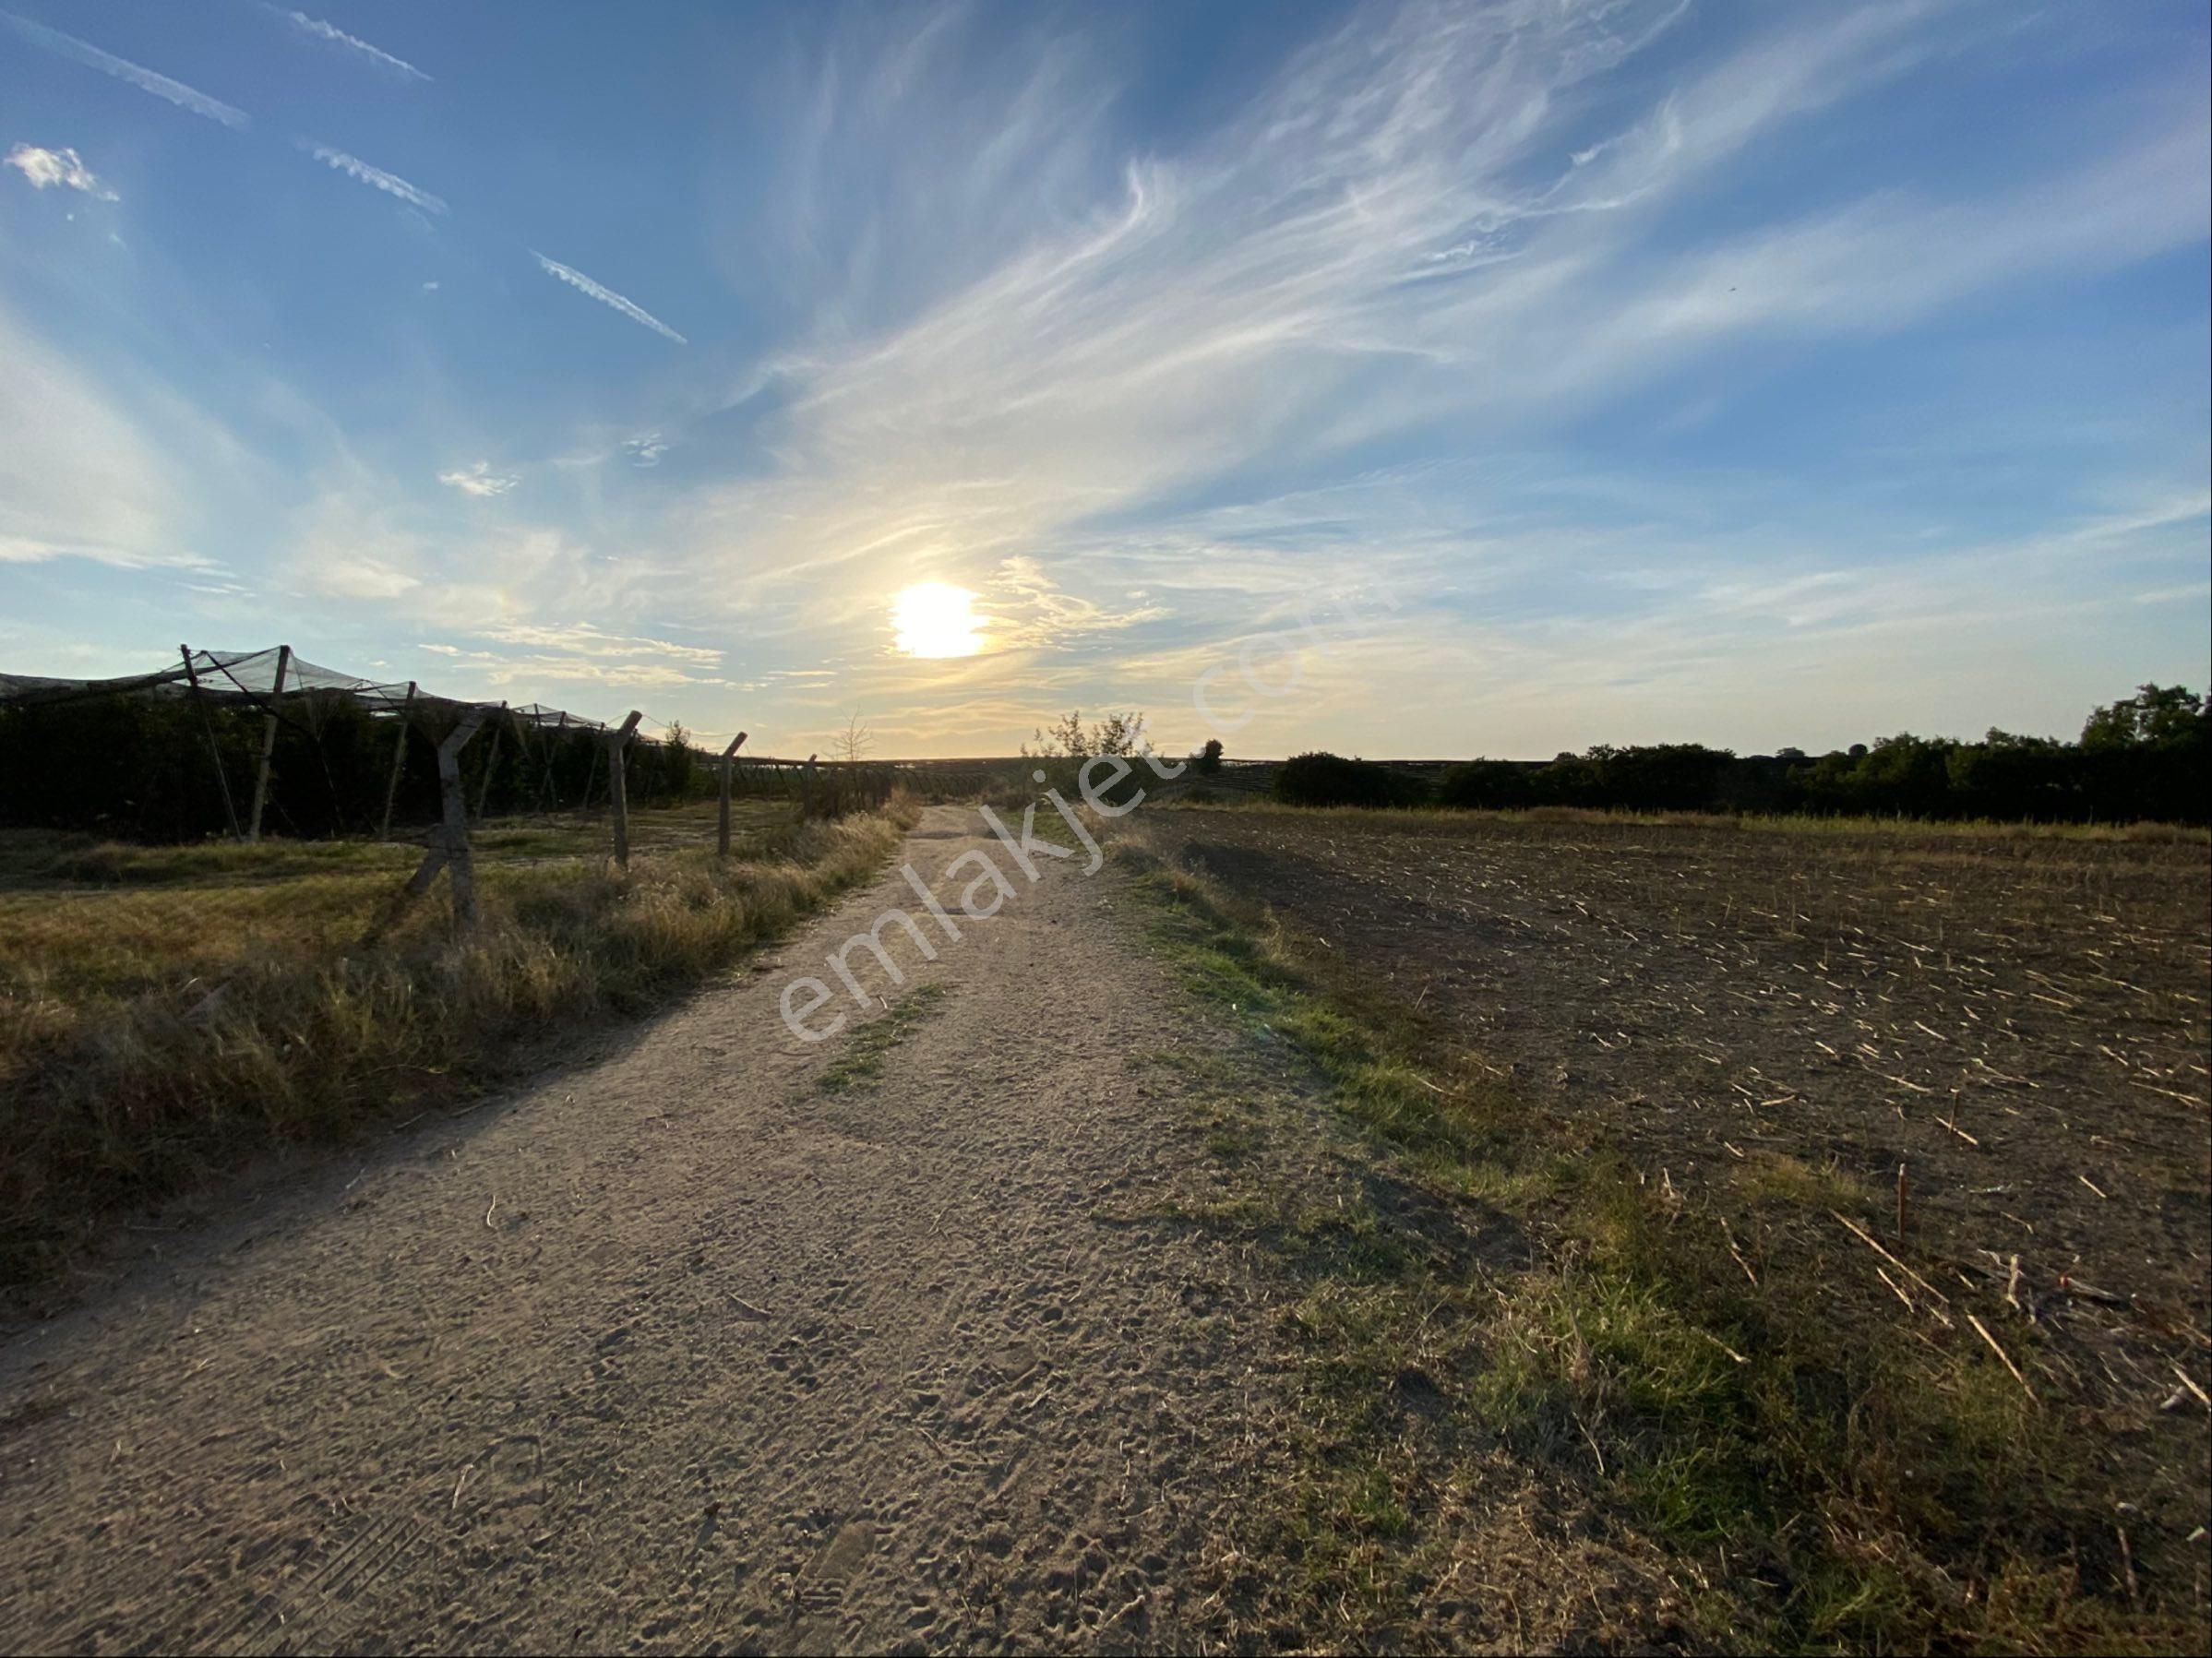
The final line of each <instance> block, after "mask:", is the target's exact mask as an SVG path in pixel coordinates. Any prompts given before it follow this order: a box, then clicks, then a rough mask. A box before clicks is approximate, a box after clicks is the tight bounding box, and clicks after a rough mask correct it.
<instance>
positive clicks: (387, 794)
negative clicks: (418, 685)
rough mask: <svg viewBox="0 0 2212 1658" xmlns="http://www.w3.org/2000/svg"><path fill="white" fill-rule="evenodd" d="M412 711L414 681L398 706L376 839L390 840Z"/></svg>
mask: <svg viewBox="0 0 2212 1658" xmlns="http://www.w3.org/2000/svg"><path fill="white" fill-rule="evenodd" d="M413 710H414V681H413V680H412V679H411V680H409V681H408V682H407V699H406V700H405V701H404V702H402V703H401V704H400V740H399V741H398V742H396V743H394V744H393V745H392V746H391V781H389V783H387V784H385V785H384V827H383V828H382V829H378V830H377V840H379V841H389V840H390V839H391V811H392V807H393V806H394V805H397V804H398V802H399V799H400V769H401V767H402V766H404V765H406V763H407V721H408V716H409V715H410V714H411V713H412V712H413Z"/></svg>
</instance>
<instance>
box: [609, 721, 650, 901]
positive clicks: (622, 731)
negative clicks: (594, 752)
mask: <svg viewBox="0 0 2212 1658" xmlns="http://www.w3.org/2000/svg"><path fill="white" fill-rule="evenodd" d="M644 718H645V716H644V715H643V714H641V713H640V712H639V711H638V710H636V709H632V710H630V711H629V718H628V719H627V720H625V721H624V722H622V723H621V725H620V726H618V727H617V728H616V729H615V730H614V731H611V732H609V733H608V734H607V799H608V802H609V803H610V804H611V805H613V806H614V808H615V862H616V863H617V864H619V865H622V867H623V868H625V869H628V867H629V784H628V781H627V779H626V778H625V776H624V773H625V772H626V771H627V770H628V767H626V766H625V765H624V763H623V750H624V749H626V748H628V746H629V742H630V737H631V735H632V734H634V733H635V732H636V731H637V729H638V722H639V721H640V720H642V719H644Z"/></svg>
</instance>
